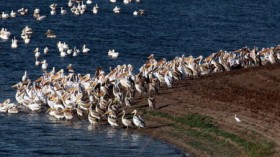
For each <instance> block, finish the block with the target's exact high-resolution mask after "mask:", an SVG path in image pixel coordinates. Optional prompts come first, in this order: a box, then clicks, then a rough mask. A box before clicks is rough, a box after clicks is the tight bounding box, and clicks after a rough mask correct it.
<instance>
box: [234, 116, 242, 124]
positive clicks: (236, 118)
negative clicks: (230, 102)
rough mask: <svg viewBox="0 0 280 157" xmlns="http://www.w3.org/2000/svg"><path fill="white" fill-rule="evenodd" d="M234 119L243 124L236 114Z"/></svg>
mask: <svg viewBox="0 0 280 157" xmlns="http://www.w3.org/2000/svg"><path fill="white" fill-rule="evenodd" d="M234 119H235V120H236V121H237V122H238V123H240V122H241V120H240V119H239V118H238V117H237V116H236V114H234Z"/></svg>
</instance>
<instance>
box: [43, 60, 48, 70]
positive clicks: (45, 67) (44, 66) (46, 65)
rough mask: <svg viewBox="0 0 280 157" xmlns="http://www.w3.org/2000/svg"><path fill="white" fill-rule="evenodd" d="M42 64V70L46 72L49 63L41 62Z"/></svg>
mask: <svg viewBox="0 0 280 157" xmlns="http://www.w3.org/2000/svg"><path fill="white" fill-rule="evenodd" d="M41 64H42V69H43V70H46V69H47V68H48V63H47V61H46V60H43V62H41Z"/></svg>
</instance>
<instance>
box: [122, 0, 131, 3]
mask: <svg viewBox="0 0 280 157" xmlns="http://www.w3.org/2000/svg"><path fill="white" fill-rule="evenodd" d="M130 2H131V0H123V3H124V4H128V3H130Z"/></svg>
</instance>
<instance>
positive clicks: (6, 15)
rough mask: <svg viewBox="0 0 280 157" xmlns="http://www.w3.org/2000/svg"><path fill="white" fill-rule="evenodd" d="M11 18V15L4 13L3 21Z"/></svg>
mask: <svg viewBox="0 0 280 157" xmlns="http://www.w3.org/2000/svg"><path fill="white" fill-rule="evenodd" d="M9 17H10V15H9V14H6V13H4V12H2V19H7V18H9Z"/></svg>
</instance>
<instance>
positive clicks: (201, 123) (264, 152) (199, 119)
mask: <svg viewBox="0 0 280 157" xmlns="http://www.w3.org/2000/svg"><path fill="white" fill-rule="evenodd" d="M147 113H148V114H149V115H152V116H156V117H160V118H165V119H168V120H171V121H173V122H175V124H173V127H175V128H177V129H180V126H179V125H177V124H181V125H185V126H188V127H192V128H197V129H199V130H201V131H202V132H203V134H204V136H205V137H206V136H208V137H211V136H209V135H210V134H211V135H213V134H214V135H215V136H217V137H222V138H224V139H226V140H230V141H232V142H233V143H235V144H236V145H237V146H238V147H242V148H243V149H244V150H245V152H246V153H247V155H248V156H254V157H263V156H268V155H271V154H272V153H273V152H274V147H275V145H274V144H273V143H272V142H268V141H265V140H261V141H259V140H250V141H249V140H246V139H244V138H241V137H239V136H237V135H235V134H232V133H228V132H225V131H223V130H221V129H219V128H218V126H216V125H214V124H213V121H212V118H211V117H208V116H203V115H200V114H187V115H183V116H172V115H170V114H167V113H163V112H159V111H148V112H147ZM192 134H197V132H193V133H192Z"/></svg>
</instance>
